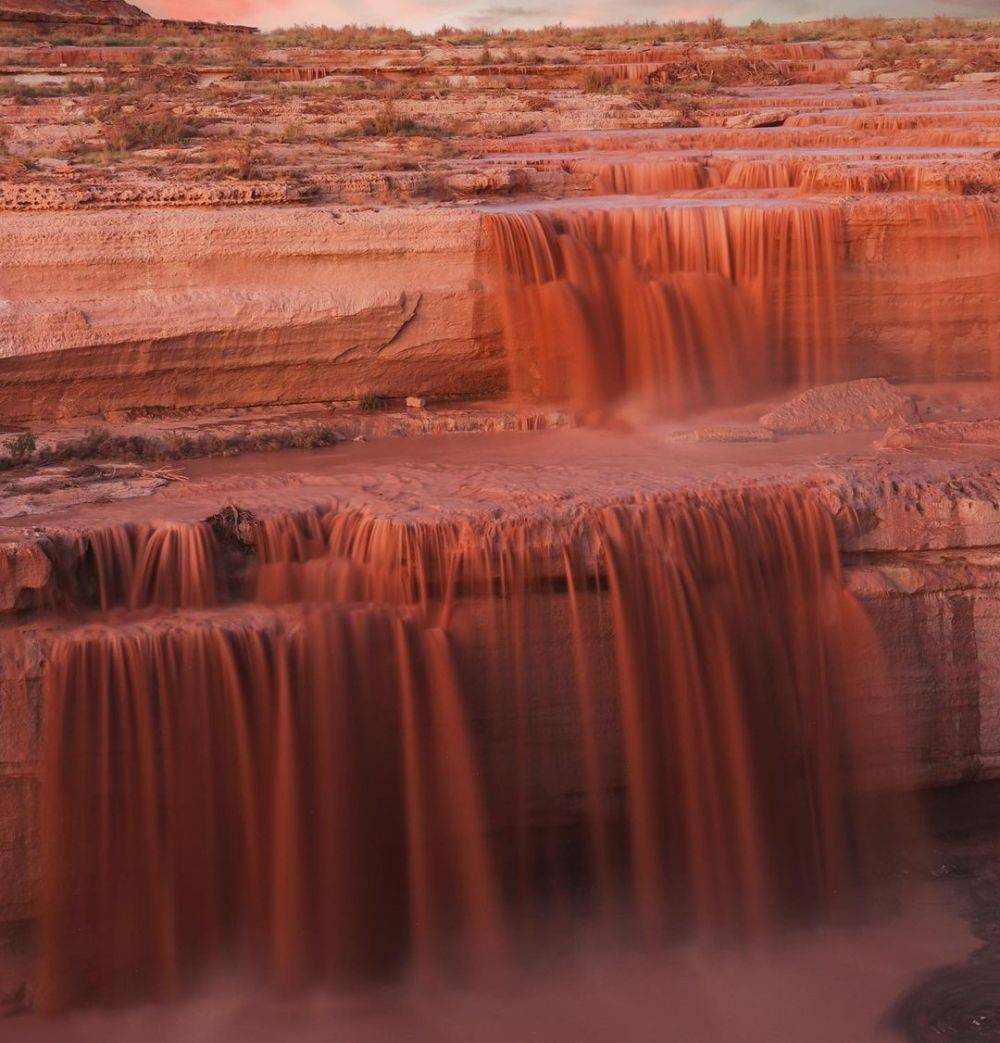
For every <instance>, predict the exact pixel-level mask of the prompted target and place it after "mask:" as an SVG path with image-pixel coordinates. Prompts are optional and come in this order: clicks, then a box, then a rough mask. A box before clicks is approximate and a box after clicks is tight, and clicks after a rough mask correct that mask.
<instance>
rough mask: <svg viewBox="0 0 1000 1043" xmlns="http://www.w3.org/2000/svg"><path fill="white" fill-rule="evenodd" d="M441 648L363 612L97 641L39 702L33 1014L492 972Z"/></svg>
mask: <svg viewBox="0 0 1000 1043" xmlns="http://www.w3.org/2000/svg"><path fill="white" fill-rule="evenodd" d="M464 712H465V708H464V706H463V705H462V701H461V697H460V693H459V690H458V687H457V682H456V678H455V675H454V671H453V668H452V664H451V658H450V653H449V650H448V644H447V639H446V637H445V635H444V634H443V633H442V632H441V631H436V630H427V629H424V628H421V627H418V626H416V625H415V624H414V623H413V622H411V621H409V620H407V619H406V618H405V617H403V616H400V615H398V614H396V613H392V612H386V611H382V610H379V609H375V608H372V607H357V606H355V607H349V608H337V609H334V608H330V607H324V608H319V607H316V606H313V607H312V608H311V609H286V610H285V611H283V612H280V613H264V612H257V613H256V614H254V615H253V616H251V617H250V618H248V619H247V620H244V621H243V625H242V626H233V625H232V624H231V623H229V624H227V622H226V621H225V620H218V621H216V620H213V619H212V618H211V617H208V618H204V619H189V620H187V621H185V624H184V625H170V624H155V623H149V624H144V625H143V624H137V625H132V626H131V627H128V628H126V629H125V630H111V629H109V628H101V627H94V628H92V629H89V630H87V631H85V632H83V633H82V634H80V635H78V636H76V637H74V638H73V639H72V640H64V641H59V642H57V643H56V645H55V646H54V648H53V649H52V655H51V666H50V667H49V672H48V678H47V682H46V708H45V715H46V716H45V738H46V742H45V759H44V764H43V769H42V770H43V817H42V832H43V838H44V845H45V846H44V852H43V865H44V867H45V879H44V890H43V896H42V911H43V921H42V947H41V951H42V967H41V972H40V985H39V998H40V1002H41V1004H42V1005H43V1006H45V1007H47V1008H49V1009H56V1008H60V1007H63V1006H65V1005H67V1004H69V1003H72V1002H75V1001H80V1000H88V1001H94V1000H97V1001H104V1002H106V1001H111V1000H120V999H123V998H127V997H130V996H135V995H143V994H150V995H154V996H165V995H171V994H174V993H176V992H178V991H179V990H180V989H181V988H183V987H185V986H188V985H190V984H191V983H192V982H194V981H197V980H198V975H199V973H201V972H204V971H205V970H206V969H210V968H212V967H213V965H218V964H219V963H222V964H223V965H225V966H235V967H237V968H239V969H241V970H243V971H245V972H247V973H249V974H252V975H255V976H260V975H263V976H264V978H265V979H267V980H271V981H274V982H277V983H278V984H281V985H284V986H292V985H299V984H304V983H305V982H308V981H312V980H315V979H321V980H331V979H332V980H334V981H339V982H343V981H353V980H357V979H358V978H359V977H364V976H366V975H369V974H372V973H375V972H377V973H379V974H385V973H387V971H388V970H389V969H391V968H393V967H398V966H410V965H413V966H416V967H418V968H424V967H431V968H432V967H433V966H434V965H435V963H437V962H446V961H447V959H448V958H449V953H453V954H454V955H456V956H460V957H461V958H462V959H463V960H464V961H478V962H479V963H485V962H487V961H489V960H494V959H498V958H499V957H500V955H501V952H502V949H503V937H502V933H503V929H502V922H501V920H500V916H499V906H498V897H497V893H496V886H495V881H494V879H493V877H492V870H491V863H490V860H489V858H488V857H487V854H486V850H485V844H486V834H485V826H484V822H483V818H482V808H481V801H480V797H479V794H478V792H477V783H476V778H475V774H474V767H475V765H474V763H473V759H472V753H471V749H470V747H469V742H468V737H467V734H466V730H465V724H464V719H463V715H464Z"/></svg>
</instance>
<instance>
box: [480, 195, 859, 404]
mask: <svg viewBox="0 0 1000 1043" xmlns="http://www.w3.org/2000/svg"><path fill="white" fill-rule="evenodd" d="M489 232H490V235H491V237H492V241H493V244H494V249H495V251H496V254H497V258H498V264H497V266H498V269H499V271H498V279H499V284H500V289H499V292H500V300H501V303H502V307H503V312H504V316H505V334H506V338H507V348H508V358H509V360H510V366H511V386H512V389H513V391H514V393H515V394H521V395H528V396H534V397H538V398H542V399H548V400H552V399H559V398H564V399H568V400H569V401H571V402H572V403H573V404H574V405H575V406H577V407H578V408H580V409H582V410H593V409H600V408H602V407H607V406H609V405H612V404H614V403H617V402H619V401H620V400H622V399H624V398H634V399H636V400H637V401H638V402H639V403H640V404H641V405H644V406H646V407H648V408H650V409H652V410H654V411H667V412H672V413H678V412H688V411H692V410H697V409H699V408H704V407H706V406H711V405H718V404H724V403H727V402H728V403H731V402H735V401H744V400H747V399H749V398H751V397H752V396H753V395H754V394H757V395H759V394H761V393H762V392H765V391H767V390H770V389H773V388H774V387H775V386H776V385H781V384H784V383H788V382H791V383H806V382H813V381H824V380H830V379H836V378H837V377H839V376H840V370H841V367H840V362H839V358H838V353H837V334H836V321H835V315H836V301H835V271H836V262H837V252H838V249H839V241H840V234H839V213H838V211H837V209H836V208H831V207H823V206H796V205H791V206H788V205H777V206H774V207H762V206H760V205H757V206H754V207H742V206H739V205H730V206H727V207H712V206H701V205H698V206H681V205H677V206H674V207H669V208H664V207H644V208H635V207H628V206H621V207H612V208H607V207H604V208H600V209H581V210H572V211H566V212H559V211H539V212H534V213H527V214H497V215H492V216H491V217H490V218H489Z"/></svg>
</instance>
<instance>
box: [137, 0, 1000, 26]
mask: <svg viewBox="0 0 1000 1043" xmlns="http://www.w3.org/2000/svg"><path fill="white" fill-rule="evenodd" d="M139 6H141V7H144V8H145V9H146V10H148V11H149V12H150V13H151V14H155V15H161V16H165V17H171V18H200V19H205V20H208V21H228V22H241V23H243V24H248V25H259V26H261V27H262V28H274V27H275V26H283V25H296V24H311V25H344V24H348V23H356V24H359V25H401V26H406V27H407V28H409V29H416V30H432V29H436V28H437V27H438V26H440V25H442V24H445V23H447V24H448V25H456V26H460V27H462V28H466V27H471V26H480V25H482V26H488V27H490V28H497V27H499V26H511V27H514V26H536V25H548V24H551V23H553V22H563V23H565V24H566V25H587V24H591V25H593V24H598V23H607V22H622V21H637V22H641V21H646V20H650V19H652V20H656V21H670V20H671V19H675V18H682V19H687V18H705V17H706V16H708V15H720V16H721V17H722V18H724V19H725V20H726V21H727V22H730V23H732V24H741V23H745V22H748V21H749V20H750V19H752V18H757V17H760V18H766V19H767V20H769V21H791V20H795V19H801V18H824V17H827V16H829V15H834V14H838V15H839V14H850V15H866V14H885V15H900V16H907V15H930V14H938V13H945V14H953V15H968V16H970V17H975V16H979V17H988V16H990V15H993V16H996V15H997V14H998V13H1000V0H880V2H879V0H876V2H875V3H873V2H872V0H837V2H836V4H835V6H831V4H830V2H829V0H715V2H711V0H709V2H705V3H697V2H694V3H690V2H680V3H670V2H666V3H665V2H662V0H585V2H582V3H581V2H566V0H148V2H147V3H145V4H143V3H142V0H139Z"/></svg>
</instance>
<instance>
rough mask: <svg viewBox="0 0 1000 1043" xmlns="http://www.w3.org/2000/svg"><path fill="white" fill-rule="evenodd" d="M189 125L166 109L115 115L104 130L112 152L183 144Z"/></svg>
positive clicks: (189, 128)
mask: <svg viewBox="0 0 1000 1043" xmlns="http://www.w3.org/2000/svg"><path fill="white" fill-rule="evenodd" d="M192 129H193V128H192V127H191V125H190V124H189V123H188V122H187V120H185V119H184V118H183V117H182V116H178V115H176V114H175V113H173V112H171V111H170V110H169V109H160V110H147V111H133V112H119V113H117V114H116V115H114V116H112V117H111V118H110V119H109V120H108V122H107V124H106V126H105V129H104V140H105V142H106V144H107V147H108V148H109V149H111V150H112V151H115V152H133V151H135V150H136V149H144V148H165V147H168V146H172V145H174V146H176V145H183V144H184V142H185V141H186V140H187V139H188V137H189V136H190V134H191V133H192Z"/></svg>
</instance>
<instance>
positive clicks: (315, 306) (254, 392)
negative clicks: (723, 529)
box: [0, 199, 1000, 419]
mask: <svg viewBox="0 0 1000 1043" xmlns="http://www.w3.org/2000/svg"><path fill="white" fill-rule="evenodd" d="M830 205H833V206H835V207H837V209H838V213H839V215H840V220H839V224H840V227H841V228H842V233H841V234H842V238H843V242H842V244H841V246H840V254H841V259H840V261H839V263H838V271H837V273H836V274H837V287H836V300H835V308H836V316H837V323H838V326H839V337H840V341H841V344H842V353H843V359H842V363H841V366H842V370H843V373H844V375H846V376H869V375H882V376H887V377H889V378H890V379H892V378H895V379H908V380H917V379H925V380H926V379H956V378H965V377H977V378H983V377H990V376H992V375H994V374H995V372H996V367H997V365H998V358H997V345H996V343H995V330H996V322H997V309H998V307H1000V304H998V301H997V298H996V295H995V294H992V293H990V292H989V290H988V289H987V287H990V286H992V285H994V284H995V282H996V280H997V279H998V278H1000V250H998V248H997V245H998V242H1000V222H998V221H997V213H998V210H997V207H996V205H995V204H988V203H986V202H984V201H981V200H978V199H968V200H961V199H958V200H939V201H934V200H930V201H928V200H920V201H917V202H914V201H912V200H902V201H897V200H895V199H872V200H861V201H858V202H852V203H843V204H840V203H838V204H830ZM918 210H919V212H917V211H918ZM0 238H2V239H3V242H4V244H5V249H4V253H3V256H2V257H0V287H2V291H3V297H4V301H5V322H4V328H3V331H2V334H0V410H2V411H3V413H4V415H6V416H7V417H8V418H11V419H25V418H31V417H51V416H67V415H82V414H93V413H99V412H102V411H105V410H111V409H126V408H130V407H149V406H153V407H187V406H221V407H228V406H241V405H251V404H256V403H262V402H270V403H291V402H303V401H318V400H349V399H356V398H360V397H362V396H363V395H364V394H366V393H372V394H378V395H386V396H406V395H410V394H425V395H454V394H460V395H484V394H488V393H491V392H496V391H501V390H502V389H503V387H504V381H505V376H504V374H505V366H504V362H503V358H502V352H501V347H500V330H499V325H498V322H499V320H498V316H497V314H496V310H495V308H494V304H493V296H492V293H491V264H492V261H491V257H490V256H489V253H488V250H487V244H486V242H485V237H484V234H483V229H482V221H481V218H480V216H479V215H478V214H476V213H475V212H474V211H470V210H468V209H460V208H444V207H439V208H411V209H408V208H394V209H384V210H381V211H361V212H357V211H354V212H352V211H340V210H334V209H332V208H329V207H287V208H268V209H251V208H230V209H227V210H216V211H210V210H209V211H201V210H183V209H182V210H177V211H168V210H158V209H140V210H134V211H113V210H112V211H105V212H103V213H99V214H97V213H85V212H83V213H81V212H69V213H64V214H63V213H50V214H40V215H30V214H0ZM810 291H811V292H813V293H817V294H820V293H826V292H828V291H827V288H826V287H823V286H818V285H817V286H810V285H809V284H808V282H806V283H804V285H803V293H802V295H800V296H799V298H798V299H796V300H794V301H790V302H789V305H788V306H789V308H790V309H798V310H800V311H801V310H804V309H807V308H808V307H809V306H810V300H809V293H810ZM796 313H797V312H795V313H793V312H790V314H791V315H792V317H793V319H794V314H796Z"/></svg>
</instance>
